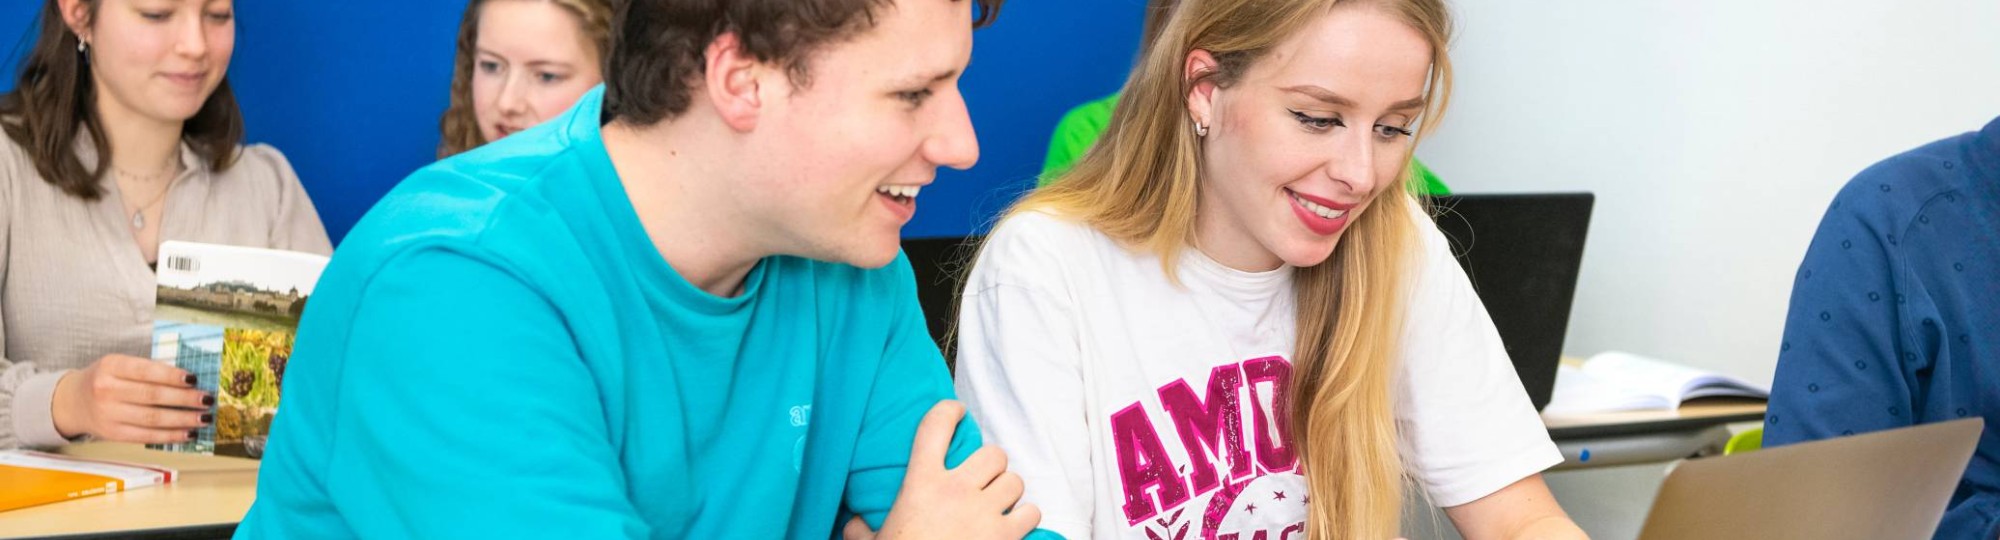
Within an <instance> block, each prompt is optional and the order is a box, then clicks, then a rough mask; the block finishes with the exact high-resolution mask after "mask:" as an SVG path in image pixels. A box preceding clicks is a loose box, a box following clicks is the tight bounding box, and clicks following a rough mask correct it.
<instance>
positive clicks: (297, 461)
mask: <svg viewBox="0 0 2000 540" xmlns="http://www.w3.org/2000/svg"><path fill="white" fill-rule="evenodd" d="M999 3H1000V2H999V0H895V1H893V2H861V1H839V0H735V1H724V2H688V1H675V0H635V1H632V2H624V3H623V4H624V5H623V6H621V7H620V8H619V9H620V10H621V13H620V14H619V16H618V17H617V18H616V20H618V21H621V23H622V27H621V28H620V29H619V30H618V32H617V35H618V36H619V38H618V43H616V45H615V47H614V48H613V53H612V54H611V57H610V59H609V62H608V64H607V69H606V71H605V72H606V73H607V74H608V75H609V77H608V80H607V82H606V86H604V87H601V88H599V89H596V90H592V91H591V92H590V93H588V94H586V95H585V96H584V97H583V98H582V99H581V100H580V101H579V103H578V105H577V106H576V107H575V108H573V109H571V110H570V111H569V112H568V113H566V114H565V115H563V116H560V117H557V118H555V119H552V120H551V121H550V122H547V123H545V124H543V125H541V126H538V127H536V128H534V129H530V130H527V131H524V132H522V133H519V134H516V135H514V136H511V137H508V138H506V139H504V140H500V141H496V142H494V143H492V144H489V145H486V146H483V147H481V148H479V149H476V150H474V151H471V152H468V153H465V154H460V155H458V156H455V157H452V158H450V159H447V160H445V161H442V162H439V163H437V164H434V165H431V166H429V167H425V168H424V169H422V170H419V171H417V172H416V173H415V174H413V175H411V176H410V177H409V178H408V179H406V180H404V181H403V182H402V183H401V184H400V185H399V186H397V188H396V189H395V190H394V191H392V192H391V193H390V194H389V195H388V196H387V197H385V198H384V200H382V201H381V202H380V203H379V204H378V205H376V207H375V208H373V209H372V210H371V211H370V212H369V213H368V214H367V215H366V216H365V217H364V218H363V219H362V220H361V221H360V223H359V224H357V225H356V226H355V228H354V230H353V231H352V232H351V233H350V234H349V236H348V237H347V239H346V241H345V243H343V244H342V245H341V246H340V249H339V250H338V251H337V252H336V253H335V255H334V257H333V261H332V263H331V264H330V265H329V266H328V267H327V269H326V271H325V273H324V275H323V277H322V278H321V281H320V282H319V284H318V286H317V290H316V291H315V293H316V294H314V295H313V298H312V301H311V303H310V304H311V305H310V308H309V309H307V312H306V314H305V316H304V320H303V321H302V326H301V329H300V331H299V337H298V341H297V345H296V350H295V355H294V356H293V357H292V359H291V364H290V370H292V373H291V374H290V375H289V380H288V381H287V382H286V389H285V392H286V394H285V398H284V404H283V406H282V409H283V410H282V413H281V414H280V415H279V416H278V417H277V418H278V419H277V421H276V426H275V432H274V434H273V436H272V440H271V442H270V444H269V452H268V453H267V455H266V457H265V459H264V462H263V466H262V472H261V475H260V477H259V480H258V482H259V483H258V498H257V502H256V504H255V505H254V506H253V507H252V508H251V509H250V512H249V514H248V515H247V516H246V517H245V518H244V520H243V522H242V524H241V525H240V527H239V528H238V530H237V533H236V534H237V537H239V538H357V537H358V538H371V539H375V538H384V539H387V538H512V537H522V536H560V537H566V538H798V539H808V538H810V539H825V538H828V537H829V536H831V535H834V534H838V533H839V532H840V531H842V530H843V528H845V529H846V530H847V531H848V532H866V531H862V530H861V529H862V527H863V526H864V525H865V527H866V528H867V529H870V530H879V531H881V532H880V537H881V538H913V537H941V536H947V535H948V536H950V537H954V538H959V537H981V536H989V535H990V536H992V537H1013V538H1018V537H1020V536H1022V535H1024V534H1026V533H1027V532H1028V531H1029V530H1030V529H1032V528H1033V527H1034V525H1035V524H1036V522H1037V521H1038V520H1039V513H1038V511H1037V510H1036V509H1035V508H1033V507H1032V506H1029V505H1021V506H1019V507H1015V506H1014V503H1015V502H1016V500H1017V499H1018V498H1019V496H1020V494H1021V492H1022V486H1021V481H1020V478H1019V477H1017V476H1014V475H1012V474H1007V473H1005V471H1004V469H1005V457H1004V456H1003V455H1001V454H1000V453H999V452H998V451H997V450H996V449H984V450H980V449H978V448H979V446H980V438H979V431H978V428H977V426H975V425H974V424H973V423H972V422H971V420H970V419H969V418H968V419H964V420H961V417H962V416H963V408H962V407H960V406H958V405H957V404H956V403H955V402H946V404H945V405H942V406H939V403H940V402H941V401H945V400H949V399H950V398H952V389H951V380H950V378H949V376H948V375H947V374H946V371H945V364H944V360H943V358H942V356H941V355H940V354H939V352H938V349H937V348H936V346H935V345H934V344H933V343H932V341H931V339H930V336H929V334H928V332H927V331H926V329H925V326H924V319H923V316H922V314H921V313H920V312H919V308H918V304H917V297H916V292H915V283H914V280H913V278H912V275H911V270H910V266H909V263H908V262H907V260H905V259H904V258H903V257H902V256H900V255H899V252H898V245H899V238H898V235H899V230H900V228H901V227H902V225H903V224H904V223H905V222H907V221H908V220H909V219H910V217H911V215H912V214H913V213H914V212H915V210H916V197H917V195H918V192H919V191H920V190H921V188H922V187H923V186H924V185H925V184H928V183H929V182H931V180H932V178H933V177H934V176H935V174H936V170H937V168H938V167H940V166H944V167H953V168H960V169H962V168H966V167H970V166H972V164H973V163H974V161H976V160H977V159H978V143H977V141H976V140H975V138H974V135H973V131H972V126H971V124H970V119H969V118H968V115H967V112H966V108H965V103H964V101H963V99H962V97H961V96H960V94H959V91H958V87H957V82H958V79H959V73H960V72H961V71H962V70H963V69H964V68H965V66H966V64H967V62H968V60H969V58H970V54H971V47H972V34H971V31H972V29H973V28H975V27H976V26H978V25H982V24H984V23H985V22H987V21H989V20H990V19H991V17H992V16H993V15H994V10H995V9H996V8H997V7H998V4H999ZM934 406H937V407H936V408H934ZM927 411H928V416H927ZM920 420H921V421H922V424H923V428H922V429H919V423H920ZM954 431H955V436H954ZM906 473H907V475H906ZM850 514H851V515H855V516H858V517H859V518H860V520H862V521H856V520H852V519H850V518H848V515H850Z"/></svg>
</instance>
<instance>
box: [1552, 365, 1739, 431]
mask: <svg viewBox="0 0 2000 540" xmlns="http://www.w3.org/2000/svg"><path fill="white" fill-rule="evenodd" d="M1706 397H1732V398H1749V399H1770V398H1771V389H1770V388H1767V387H1763V386H1759V385H1756V384H1753V383H1751V382H1749V381H1745V380H1743V379H1739V378H1736V377H1731V376H1728V375H1723V374H1720V373H1716V372H1712V371H1706V370H1701V369H1697V368H1693V367H1688V366H1684V365H1681V364H1676V363H1673V362H1668V361H1665V360H1659V359H1656V358H1648V357H1644V356H1639V355H1636V354H1632V353H1625V352H1616V351H1613V352H1606V353H1602V354H1598V355H1596V356H1592V357H1590V358H1589V359H1586V360H1584V361H1583V363H1582V365H1577V366H1571V365H1567V364H1565V365H1563V366H1562V367H1559V368H1557V370H1556V385H1555V396H1554V397H1553V398H1551V399H1550V400H1549V405H1548V407H1546V408H1543V409H1542V413H1543V414H1547V415H1552V416H1570V415H1580V414H1595V413H1608V412H1621V411H1649V410H1659V411H1666V410H1674V409H1678V408H1680V406H1681V404H1682V403H1683V402H1686V401H1688V400H1691V399H1697V398H1706Z"/></svg>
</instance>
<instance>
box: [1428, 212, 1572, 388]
mask: <svg viewBox="0 0 2000 540" xmlns="http://www.w3.org/2000/svg"><path fill="white" fill-rule="evenodd" d="M1594 202H1595V197H1593V196H1592V195H1591V194H1589V193H1520V194H1495V195H1451V196H1442V197H1436V198H1435V199H1434V200H1433V207H1434V209H1433V212H1432V214H1433V216H1434V217H1435V219H1436V220H1437V224H1438V229H1439V230H1441V231H1443V232H1444V235H1445V237H1446V238H1448V239H1450V240H1451V244H1452V254H1454V255H1457V256H1458V264H1459V265H1460V266H1462V267H1464V268H1465V274H1466V276H1467V277H1470V278H1472V286H1473V288H1474V289H1477V290H1478V291H1479V301H1480V302H1481V303H1484V304H1486V313H1487V314H1488V315H1491V316H1492V317H1493V326H1495V327H1497V328H1498V329H1499V330H1500V341H1501V342H1502V343H1504V344H1506V347H1507V356H1508V357H1509V358H1511V359H1513V361H1514V372H1515V373H1516V374H1517V375H1519V376H1520V378H1521V386H1522V388H1523V389H1525V390H1527V392H1528V399H1529V400H1530V401H1533V402H1534V404H1535V409H1536V410H1541V408H1542V407H1543V406H1546V405H1548V404H1549V397H1550V395H1551V393H1552V392H1554V390H1555V381H1556V366H1557V365H1558V364H1559V363H1560V362H1561V359H1562V347H1563V336H1564V334H1565V333H1566V332H1567V331H1568V329H1569V312H1570V305H1571V301H1572V300H1573V299H1574V298H1575V296H1576V279H1577V272H1578V271H1579V269H1580V268H1581V266H1582V264H1583V240H1584V236H1585V234H1587V233H1588V232H1589V231H1590V209H1591V205H1592V203H1594Z"/></svg>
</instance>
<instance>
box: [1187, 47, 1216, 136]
mask: <svg viewBox="0 0 2000 540" xmlns="http://www.w3.org/2000/svg"><path fill="white" fill-rule="evenodd" d="M1220 68H1221V66H1220V65H1219V64H1217V63H1216V62H1215V55H1214V54H1213V53H1210V52H1208V51H1204V50H1201V49H1195V50H1192V51H1188V54H1187V61H1186V62H1185V63H1184V65H1183V66H1182V70H1183V71H1182V73H1181V77H1182V78H1183V80H1186V81H1189V82H1192V83H1194V84H1191V85H1189V86H1188V95H1187V107H1188V117H1189V118H1191V119H1193V120H1194V122H1195V123H1196V124H1199V125H1202V126H1210V127H1212V126H1214V125H1215V80H1214V78H1213V75H1214V74H1215V72H1216V70H1217V69H1220Z"/></svg>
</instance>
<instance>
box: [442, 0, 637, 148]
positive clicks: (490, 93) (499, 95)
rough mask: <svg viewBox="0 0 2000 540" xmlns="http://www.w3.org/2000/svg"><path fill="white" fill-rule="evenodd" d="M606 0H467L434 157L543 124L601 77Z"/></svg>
mask: <svg viewBox="0 0 2000 540" xmlns="http://www.w3.org/2000/svg"><path fill="white" fill-rule="evenodd" d="M609 54H611V2H610V0H472V1H471V3H469V4H467V5H466V6H465V19H464V20H463V21H461V22H460V23H459V25H458V60H457V61H456V65H457V67H456V68H455V69H453V73H452V78H451V108H450V109H446V110H445V112H444V119H443V120H441V121H440V122H439V123H440V124H441V126H440V128H441V129H442V131H443V137H442V142H441V143H440V144H439V145H438V158H439V159H442V158H446V157H450V156H452V155H454V154H458V153H460V152H464V151H467V150H471V149H473V148H477V147H479V146H480V145H483V144H486V143H489V142H493V141H497V140H500V139H501V138H502V137H506V136H508V135H511V134H513V133H514V132H517V131H522V130H525V129H528V128H531V127H534V126H535V125H537V124H540V123H542V121H543V120H547V119H549V118H551V117H554V116H556V115H558V114H562V112H563V111H566V110H569V108H570V106H571V105H575V104H576V100H577V98H581V97H583V94H584V93H585V92H589V91H590V89H591V88H593V87H596V86H597V85H598V84H599V83H602V82H604V72H603V67H602V65H603V63H604V57H605V56H607V55H609Z"/></svg>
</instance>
